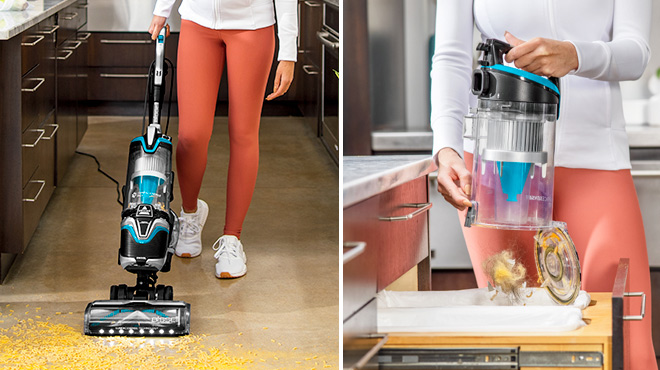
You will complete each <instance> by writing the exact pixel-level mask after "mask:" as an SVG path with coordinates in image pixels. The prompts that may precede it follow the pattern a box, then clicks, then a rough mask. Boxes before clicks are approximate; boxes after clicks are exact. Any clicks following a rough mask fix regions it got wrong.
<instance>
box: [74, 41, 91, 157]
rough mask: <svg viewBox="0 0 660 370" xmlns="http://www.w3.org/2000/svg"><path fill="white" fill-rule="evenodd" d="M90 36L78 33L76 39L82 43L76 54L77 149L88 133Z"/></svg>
mask: <svg viewBox="0 0 660 370" xmlns="http://www.w3.org/2000/svg"><path fill="white" fill-rule="evenodd" d="M90 36H91V34H90V33H86V32H78V33H76V38H75V40H76V43H78V42H79V43H80V46H78V49H77V50H76V53H75V62H76V78H75V79H76V82H75V86H76V87H75V99H76V147H78V144H80V141H81V140H82V138H83V136H84V135H85V132H86V131H87V85H88V83H89V82H88V80H89V78H88V73H89V68H88V67H87V51H88V44H89V37H90Z"/></svg>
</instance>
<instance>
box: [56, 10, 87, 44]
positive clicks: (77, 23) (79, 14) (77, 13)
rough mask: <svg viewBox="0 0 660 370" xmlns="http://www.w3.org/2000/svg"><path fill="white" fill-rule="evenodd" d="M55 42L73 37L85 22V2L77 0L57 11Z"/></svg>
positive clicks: (61, 41)
mask: <svg viewBox="0 0 660 370" xmlns="http://www.w3.org/2000/svg"><path fill="white" fill-rule="evenodd" d="M57 17H58V18H57V24H58V25H59V26H60V28H59V30H58V34H57V44H58V45H59V44H61V43H63V42H64V41H66V40H69V39H73V38H74V36H75V33H76V31H77V30H78V29H79V28H80V27H82V26H84V25H85V24H87V2H86V1H78V2H76V3H75V4H72V5H69V6H68V7H66V8H64V9H63V10H61V11H60V12H59V13H57Z"/></svg>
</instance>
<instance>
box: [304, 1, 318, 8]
mask: <svg viewBox="0 0 660 370" xmlns="http://www.w3.org/2000/svg"><path fill="white" fill-rule="evenodd" d="M305 5H307V6H308V7H310V8H318V7H320V6H321V4H319V3H317V2H314V1H305Z"/></svg>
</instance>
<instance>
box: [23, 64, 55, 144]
mask: <svg viewBox="0 0 660 370" xmlns="http://www.w3.org/2000/svg"><path fill="white" fill-rule="evenodd" d="M48 67H49V66H48V65H47V64H43V63H42V64H37V67H36V68H34V69H32V70H31V71H30V72H29V73H28V74H27V75H25V76H24V77H23V79H22V81H21V114H22V117H21V122H22V124H21V129H22V130H23V131H25V129H27V128H28V126H30V125H31V124H32V123H33V122H35V121H36V122H41V121H43V119H44V118H46V115H47V114H49V113H50V112H51V111H52V110H53V109H54V107H55V102H54V97H55V81H54V78H53V70H52V68H48Z"/></svg>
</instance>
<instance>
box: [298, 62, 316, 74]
mask: <svg viewBox="0 0 660 370" xmlns="http://www.w3.org/2000/svg"><path fill="white" fill-rule="evenodd" d="M302 70H303V71H304V72H305V74H308V75H310V76H313V75H317V74H319V71H315V70H314V66H312V65H309V64H307V65H304V66H302Z"/></svg>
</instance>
